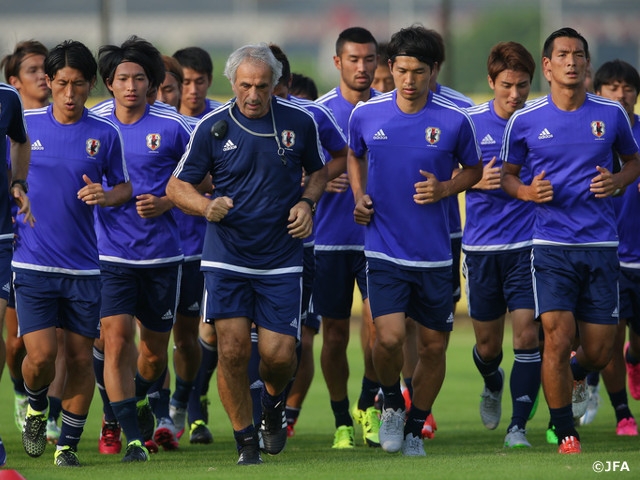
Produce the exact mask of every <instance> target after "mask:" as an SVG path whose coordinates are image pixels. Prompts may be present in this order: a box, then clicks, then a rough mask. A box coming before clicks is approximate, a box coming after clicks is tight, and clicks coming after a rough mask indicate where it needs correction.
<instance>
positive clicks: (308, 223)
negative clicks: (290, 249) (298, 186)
mask: <svg viewBox="0 0 640 480" xmlns="http://www.w3.org/2000/svg"><path fill="white" fill-rule="evenodd" d="M327 170H328V167H327V165H326V164H325V165H323V166H322V168H320V169H318V170H316V171H315V172H313V173H311V174H310V175H309V176H308V177H307V178H306V183H305V187H304V191H303V192H302V196H301V197H300V201H299V202H298V203H296V204H295V205H294V206H293V207H292V208H291V210H290V211H289V218H288V221H289V223H288V225H287V229H288V231H289V235H291V236H292V237H293V238H307V237H308V236H309V235H311V233H312V232H313V215H315V213H316V203H317V202H318V200H320V196H321V195H322V192H324V187H325V186H326V184H327Z"/></svg>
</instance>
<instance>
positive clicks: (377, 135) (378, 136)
mask: <svg viewBox="0 0 640 480" xmlns="http://www.w3.org/2000/svg"><path fill="white" fill-rule="evenodd" d="M373 139H374V140H386V139H387V135H386V134H385V133H384V132H383V131H382V129H380V130H378V131H377V132H376V133H375V134H374V135H373Z"/></svg>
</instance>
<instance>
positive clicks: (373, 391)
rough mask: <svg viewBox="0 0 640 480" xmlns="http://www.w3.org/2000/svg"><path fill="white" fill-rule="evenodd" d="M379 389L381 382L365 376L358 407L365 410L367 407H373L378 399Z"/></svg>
mask: <svg viewBox="0 0 640 480" xmlns="http://www.w3.org/2000/svg"><path fill="white" fill-rule="evenodd" d="M378 390H380V384H379V383H378V382H374V381H373V380H370V379H368V378H367V377H365V376H363V377H362V389H361V390H360V398H358V408H359V409H360V410H363V411H364V410H366V409H367V408H369V407H372V406H373V404H374V402H375V400H376V395H377V394H378Z"/></svg>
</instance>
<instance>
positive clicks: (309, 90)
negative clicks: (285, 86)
mask: <svg viewBox="0 0 640 480" xmlns="http://www.w3.org/2000/svg"><path fill="white" fill-rule="evenodd" d="M289 93H290V94H291V95H293V96H295V97H303V98H308V99H309V100H315V99H316V98H318V87H317V86H316V82H314V81H313V78H311V77H307V76H306V75H302V74H301V73H292V74H291V87H290V88H289Z"/></svg>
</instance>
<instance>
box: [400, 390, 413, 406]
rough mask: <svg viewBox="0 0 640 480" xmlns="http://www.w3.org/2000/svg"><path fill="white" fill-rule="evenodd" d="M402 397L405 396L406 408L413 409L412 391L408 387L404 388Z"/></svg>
mask: <svg viewBox="0 0 640 480" xmlns="http://www.w3.org/2000/svg"><path fill="white" fill-rule="evenodd" d="M402 398H404V410H405V411H406V412H408V411H409V410H411V393H409V389H408V388H405V389H403V390H402Z"/></svg>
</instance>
